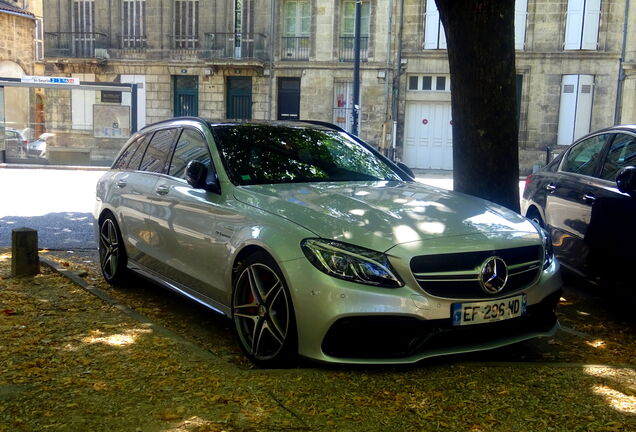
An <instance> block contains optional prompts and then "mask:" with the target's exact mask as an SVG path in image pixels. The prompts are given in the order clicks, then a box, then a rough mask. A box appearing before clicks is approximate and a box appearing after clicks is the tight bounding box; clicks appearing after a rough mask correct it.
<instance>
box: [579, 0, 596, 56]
mask: <svg viewBox="0 0 636 432" xmlns="http://www.w3.org/2000/svg"><path fill="white" fill-rule="evenodd" d="M600 20H601V0H586V1H585V15H584V18H583V40H582V42H581V49H588V50H595V49H597V48H598V27H599V22H600Z"/></svg>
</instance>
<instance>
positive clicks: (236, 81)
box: [226, 77, 252, 120]
mask: <svg viewBox="0 0 636 432" xmlns="http://www.w3.org/2000/svg"><path fill="white" fill-rule="evenodd" d="M226 117H227V118H228V119H247V120H249V119H251V118H252V78H251V77H228V78H227V115H226Z"/></svg>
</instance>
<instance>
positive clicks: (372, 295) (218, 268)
mask: <svg viewBox="0 0 636 432" xmlns="http://www.w3.org/2000/svg"><path fill="white" fill-rule="evenodd" d="M408 172H409V170H408V168H406V167H405V166H403V165H396V164H394V163H393V162H391V161H390V160H388V159H386V158H385V157H383V156H382V155H381V154H379V153H378V152H377V151H375V149H373V148H372V147H370V146H369V145H367V144H365V143H364V142H362V141H361V140H360V139H358V138H357V137H354V136H351V135H349V134H348V133H347V132H345V131H343V130H342V129H340V128H338V127H336V126H333V125H329V124H326V123H321V122H257V121H253V122H246V123H238V122H233V123H232V122H209V121H206V120H203V119H199V118H178V119H173V120H169V121H164V122H160V123H157V124H154V125H151V126H148V127H145V128H144V129H142V130H141V131H140V132H138V133H136V134H135V135H134V136H132V137H131V138H130V140H129V141H128V143H127V144H126V145H125V146H124V147H123V149H122V151H121V153H120V154H119V156H118V157H117V159H116V160H115V162H114V164H113V166H112V169H111V170H110V171H108V172H107V173H106V174H105V175H104V176H103V177H102V178H101V180H100V181H99V183H98V185H97V201H96V207H95V218H96V224H95V226H96V234H97V238H98V242H99V254H100V260H101V267H102V271H103V275H104V278H105V279H106V280H107V281H108V282H110V283H122V282H124V281H125V278H126V276H127V275H128V273H129V272H131V271H132V272H135V273H139V274H141V275H143V276H145V277H147V278H149V279H151V280H153V281H155V282H157V283H159V284H161V285H163V286H164V287H167V288H169V289H172V290H174V291H177V292H178V293H181V294H183V295H185V296H187V297H189V298H190V299H193V300H195V301H197V302H199V303H201V304H203V305H205V306H207V307H209V308H210V309H213V310H215V311H217V312H219V313H221V314H223V315H225V316H227V317H228V318H230V319H231V320H232V321H233V324H234V328H235V330H236V335H237V338H238V341H239V344H240V346H241V348H242V349H243V351H244V352H245V353H246V355H247V356H248V357H249V358H250V359H251V360H252V361H254V362H255V363H257V364H259V365H261V366H279V365H284V364H289V362H290V361H292V360H293V359H294V358H295V357H296V356H297V355H301V356H304V357H307V358H310V359H314V360H318V361H324V362H341V363H409V362H416V361H418V360H421V359H423V358H426V357H431V356H437V355H444V354H451V353H462V352H468V351H475V350H482V349H489V348H495V347H500V346H503V345H507V344H511V343H515V342H519V341H522V340H526V339H530V338H534V337H538V336H547V335H551V334H553V333H554V332H555V330H556V328H557V326H558V323H557V319H556V315H555V307H556V305H557V303H558V300H559V297H560V287H561V278H560V275H559V272H558V267H559V265H558V263H557V262H556V261H555V260H554V259H553V255H552V247H551V241H550V238H549V236H548V234H547V233H546V232H545V231H543V230H542V229H541V228H540V227H538V226H537V225H536V224H533V223H532V222H530V221H529V220H528V219H526V218H524V217H522V216H520V215H518V214H516V213H514V212H512V211H509V210H507V209H505V208H502V207H500V206H497V205H495V204H493V203H490V202H487V201H484V200H481V199H478V198H475V197H471V196H467V195H463V194H459V193H453V192H449V191H446V190H442V189H437V188H432V187H428V186H424V185H421V184H418V183H416V182H415V181H414V180H413V178H412V177H411V176H410V175H409V174H408Z"/></svg>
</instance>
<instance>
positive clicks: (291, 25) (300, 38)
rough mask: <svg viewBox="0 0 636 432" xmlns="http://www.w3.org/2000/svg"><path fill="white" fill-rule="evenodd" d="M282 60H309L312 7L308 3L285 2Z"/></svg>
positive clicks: (293, 0) (291, 0)
mask: <svg viewBox="0 0 636 432" xmlns="http://www.w3.org/2000/svg"><path fill="white" fill-rule="evenodd" d="M283 19H284V22H283V27H284V29H283V40H282V44H281V46H282V47H283V52H282V55H281V59H282V60H308V59H309V34H310V31H311V5H310V4H309V2H308V1H295V0H290V1H287V2H285V6H284V12H283Z"/></svg>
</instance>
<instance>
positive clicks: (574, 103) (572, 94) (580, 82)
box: [557, 75, 594, 145]
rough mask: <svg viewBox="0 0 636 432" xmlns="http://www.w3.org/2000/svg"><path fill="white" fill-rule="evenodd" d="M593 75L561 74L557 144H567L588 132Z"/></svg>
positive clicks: (590, 116) (590, 117) (590, 118)
mask: <svg viewBox="0 0 636 432" xmlns="http://www.w3.org/2000/svg"><path fill="white" fill-rule="evenodd" d="M593 90H594V75H563V78H562V81H561V102H560V107H559V130H558V138H557V144H560V145H569V144H571V143H572V142H573V141H575V140H577V139H578V138H580V137H582V136H583V135H585V134H587V133H589V132H590V122H591V120H592V97H593V94H594V91H593Z"/></svg>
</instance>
